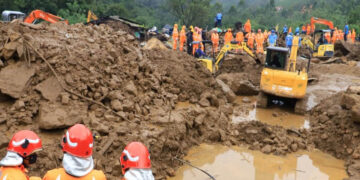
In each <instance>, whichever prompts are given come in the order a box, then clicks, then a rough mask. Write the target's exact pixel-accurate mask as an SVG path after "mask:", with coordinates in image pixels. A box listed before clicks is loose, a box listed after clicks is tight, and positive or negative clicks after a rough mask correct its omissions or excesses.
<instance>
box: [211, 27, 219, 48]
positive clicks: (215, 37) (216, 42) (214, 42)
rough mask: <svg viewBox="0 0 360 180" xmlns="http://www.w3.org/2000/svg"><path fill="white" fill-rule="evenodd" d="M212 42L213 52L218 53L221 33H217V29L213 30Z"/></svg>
mask: <svg viewBox="0 0 360 180" xmlns="http://www.w3.org/2000/svg"><path fill="white" fill-rule="evenodd" d="M211 42H212V45H213V47H212V49H213V53H217V51H218V47H219V34H218V33H217V31H213V32H212V34H211Z"/></svg>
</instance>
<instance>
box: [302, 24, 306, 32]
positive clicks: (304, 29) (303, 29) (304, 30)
mask: <svg viewBox="0 0 360 180" xmlns="http://www.w3.org/2000/svg"><path fill="white" fill-rule="evenodd" d="M301 34H306V27H305V25H303V26H302V27H301Z"/></svg>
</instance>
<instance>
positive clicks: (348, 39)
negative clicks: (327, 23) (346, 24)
mask: <svg viewBox="0 0 360 180" xmlns="http://www.w3.org/2000/svg"><path fill="white" fill-rule="evenodd" d="M346 39H347V41H349V42H350V41H351V31H350V30H349V33H348V35H347V37H346Z"/></svg>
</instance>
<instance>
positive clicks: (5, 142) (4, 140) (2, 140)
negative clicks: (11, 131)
mask: <svg viewBox="0 0 360 180" xmlns="http://www.w3.org/2000/svg"><path fill="white" fill-rule="evenodd" d="M0 137H1V138H0V149H2V148H5V147H7V145H8V143H9V139H8V138H7V136H6V135H5V134H4V133H3V132H0Z"/></svg>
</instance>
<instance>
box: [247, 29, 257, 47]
mask: <svg viewBox="0 0 360 180" xmlns="http://www.w3.org/2000/svg"><path fill="white" fill-rule="evenodd" d="M245 37H246V38H247V45H248V47H249V48H250V49H251V50H253V49H254V41H255V33H254V30H251V32H250V33H248V34H246V36H245Z"/></svg>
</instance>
